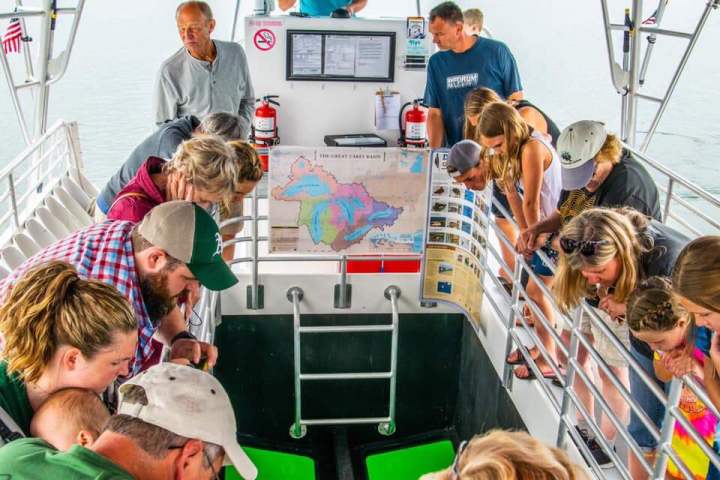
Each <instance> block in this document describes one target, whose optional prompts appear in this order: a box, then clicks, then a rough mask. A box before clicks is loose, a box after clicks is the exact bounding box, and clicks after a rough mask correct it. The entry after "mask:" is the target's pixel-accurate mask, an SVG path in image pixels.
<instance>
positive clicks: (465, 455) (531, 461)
mask: <svg viewBox="0 0 720 480" xmlns="http://www.w3.org/2000/svg"><path fill="white" fill-rule="evenodd" d="M420 478H421V480H517V479H523V480H587V479H588V478H589V477H588V476H587V474H586V473H585V472H584V471H583V470H582V468H581V467H579V466H578V465H575V464H574V463H572V462H571V461H570V459H569V458H568V455H567V453H565V452H564V451H563V450H560V449H559V448H554V447H548V446H547V445H545V444H544V443H542V442H541V441H540V440H537V439H536V438H533V437H531V436H530V435H529V434H528V433H526V432H508V431H503V430H493V431H490V432H488V433H487V434H485V435H483V436H478V437H474V438H473V439H471V440H470V441H469V442H462V443H461V444H460V447H459V448H458V453H457V455H456V457H455V460H454V461H453V464H452V465H451V466H450V467H448V468H446V469H445V470H443V471H441V472H437V473H434V474H428V475H424V476H422V477H420Z"/></svg>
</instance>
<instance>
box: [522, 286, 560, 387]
mask: <svg viewBox="0 0 720 480" xmlns="http://www.w3.org/2000/svg"><path fill="white" fill-rule="evenodd" d="M540 279H541V280H542V281H543V283H544V284H545V285H546V286H548V287H549V286H550V285H552V281H553V277H543V276H540ZM527 294H528V297H529V299H530V301H532V302H534V303H535V304H536V305H537V306H538V308H539V309H540V311H541V312H542V313H543V315H544V316H545V318H546V319H547V320H548V321H549V322H550V325H552V326H554V325H555V320H554V319H555V316H554V312H553V309H552V306H551V305H550V301H549V300H548V299H547V297H546V296H545V295H544V294H543V292H542V290H541V289H540V288H539V287H538V286H537V284H536V283H535V281H534V280H532V279H530V280H529V281H528V285H527ZM530 319H531V320H532V321H533V322H534V323H535V331H536V332H537V335H538V338H539V339H540V342H541V343H542V344H543V346H544V347H545V350H546V351H547V353H548V355H549V357H550V359H551V360H552V362H553V363H555V364H557V360H556V357H555V341H554V340H553V337H552V335H551V334H550V332H549V331H548V330H547V329H546V328H545V327H543V326H542V324H541V323H540V319H538V318H537V316H536V315H535V313H534V312H533V311H532V309H530ZM535 349H537V347H534V348H533V349H531V350H530V351H531V353H533V352H534V350H535ZM537 354H538V355H537V358H536V359H535V363H536V364H537V366H538V368H539V369H540V371H541V372H550V371H551V368H550V365H548V362H547V360H545V358H544V357H543V355H542V354H541V353H540V352H539V351H537ZM527 373H528V370H527V367H526V366H524V365H523V366H520V367H518V371H517V374H518V376H520V377H525V376H526V374H527Z"/></svg>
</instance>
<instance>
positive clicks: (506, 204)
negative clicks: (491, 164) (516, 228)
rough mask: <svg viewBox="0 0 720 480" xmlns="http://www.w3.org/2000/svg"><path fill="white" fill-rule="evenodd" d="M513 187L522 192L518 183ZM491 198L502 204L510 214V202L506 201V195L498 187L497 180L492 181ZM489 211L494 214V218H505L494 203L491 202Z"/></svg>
mask: <svg viewBox="0 0 720 480" xmlns="http://www.w3.org/2000/svg"><path fill="white" fill-rule="evenodd" d="M515 189H516V190H517V191H518V192H519V193H522V191H523V190H522V188H520V186H519V185H515ZM493 198H495V199H496V200H497V201H498V203H499V204H500V205H502V206H503V208H504V209H505V210H507V211H508V213H510V215H512V210H511V209H510V203H509V202H508V199H507V195H505V193H503V191H502V189H501V188H500V187H498V184H497V182H496V181H495V182H493ZM490 211H491V212H492V213H493V215H495V218H505V215H504V214H503V213H502V212H501V211H500V209H499V208H497V207H496V206H495V203H492V206H491V207H490Z"/></svg>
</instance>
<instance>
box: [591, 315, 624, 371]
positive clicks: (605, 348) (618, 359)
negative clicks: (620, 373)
mask: <svg viewBox="0 0 720 480" xmlns="http://www.w3.org/2000/svg"><path fill="white" fill-rule="evenodd" d="M591 308H592V309H593V310H594V311H595V313H597V314H598V316H599V317H600V318H601V319H602V320H603V321H604V322H605V325H607V326H608V327H609V328H610V331H611V332H613V333H614V334H615V336H616V337H617V338H618V340H620V343H622V344H623V345H625V348H627V349H628V350H630V329H629V328H628V325H627V322H623V323H620V322H617V321H615V320H613V319H612V318H610V315H608V314H607V313H605V312H603V311H602V310H600V309H598V308H593V307H591ZM580 331H581V332H582V333H584V334H585V335H588V334H590V335H592V336H593V345H594V346H595V350H597V352H598V354H599V355H600V357H601V358H602V359H603V360H605V363H607V364H608V365H609V366H611V367H614V368H622V367H627V362H626V361H625V359H624V358H623V357H622V356H621V355H620V352H618V351H617V349H616V348H615V347H614V346H613V344H612V343H611V342H610V339H609V338H608V337H607V336H606V335H605V334H604V333H602V332H601V331H600V329H599V328H598V327H597V326H596V325H595V323H594V322H593V321H592V320H591V319H590V315H589V314H587V313H585V312H583V314H582V319H581V320H580Z"/></svg>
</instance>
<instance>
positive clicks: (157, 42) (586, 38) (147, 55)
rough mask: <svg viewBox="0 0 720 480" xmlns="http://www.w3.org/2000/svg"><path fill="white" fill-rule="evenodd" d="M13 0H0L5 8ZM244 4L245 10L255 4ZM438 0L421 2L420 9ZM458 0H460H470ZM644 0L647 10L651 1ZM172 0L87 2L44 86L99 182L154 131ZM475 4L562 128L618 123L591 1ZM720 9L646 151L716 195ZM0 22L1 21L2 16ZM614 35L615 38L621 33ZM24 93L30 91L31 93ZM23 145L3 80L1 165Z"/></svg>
mask: <svg viewBox="0 0 720 480" xmlns="http://www.w3.org/2000/svg"><path fill="white" fill-rule="evenodd" d="M10 3H11V2H10V1H3V2H2V3H0V5H2V7H3V8H6V7H7V6H8V5H9V4H10ZM27 3H30V4H32V2H27ZM209 3H210V4H211V6H212V7H213V9H214V11H215V16H216V17H217V19H218V27H217V29H216V32H215V37H216V38H218V39H227V38H229V35H230V31H231V27H232V20H231V18H232V13H233V9H234V5H233V4H234V2H230V1H223V2H221V1H211V2H209ZM243 3H244V4H245V5H244V6H243V7H242V10H241V13H243V14H244V13H247V12H249V10H250V8H251V4H252V2H249V1H246V2H243ZM436 3H439V2H427V1H426V2H423V7H422V8H423V11H424V13H425V14H426V13H427V11H429V9H430V7H431V6H432V5H434V4H436ZM459 3H460V5H461V6H462V7H463V8H468V7H471V6H476V5H477V4H478V3H479V2H470V1H468V2H459ZM630 3H631V2H630V1H629V0H627V1H626V2H620V1H611V2H610V4H611V17H612V20H613V21H614V22H618V23H619V22H621V21H622V15H623V8H624V7H625V6H630ZM646 3H648V5H647V6H646V7H645V10H646V12H645V13H646V16H647V15H649V13H650V12H651V11H652V10H653V8H654V7H655V2H652V5H650V3H651V2H646ZM704 3H705V2H670V4H669V7H668V9H667V12H666V18H665V20H664V21H663V27H664V28H672V29H680V30H683V31H690V30H691V29H692V28H694V26H695V23H696V21H697V19H698V18H699V16H700V14H701V9H702V8H703V7H704ZM176 5H177V2H176V1H166V0H162V1H161V0H153V1H147V0H124V1H123V2H105V1H89V2H87V3H86V7H85V14H84V18H83V21H82V23H81V25H80V29H79V32H78V36H77V43H76V45H75V49H74V51H73V55H72V59H71V63H70V66H69V70H68V72H67V75H66V76H65V78H63V79H62V81H61V82H59V83H58V84H57V85H55V86H54V87H53V88H52V89H51V92H50V120H49V122H50V124H52V122H54V121H55V120H56V119H58V118H63V119H66V120H76V121H78V122H79V125H80V135H81V142H82V147H83V154H84V159H85V164H86V167H87V173H88V176H89V177H90V179H91V180H92V181H93V182H95V183H96V184H97V185H102V184H103V183H104V181H105V180H106V179H107V178H108V176H109V175H110V174H111V173H112V172H114V171H115V169H116V168H117V167H118V165H120V164H121V163H122V162H123V161H124V159H125V158H126V156H127V154H128V153H129V152H130V151H131V150H132V148H133V147H134V146H135V145H136V144H137V143H138V142H140V141H141V140H142V139H143V138H144V137H145V136H146V135H148V134H149V133H150V132H151V131H152V128H153V117H152V91H153V81H154V77H155V74H156V71H157V68H158V66H159V64H160V63H161V61H162V60H163V59H165V58H166V57H168V56H169V55H170V54H172V53H173V52H174V51H175V50H176V49H177V48H179V46H180V41H179V38H178V36H177V33H176V31H175V25H174V11H175V6H176ZM481 6H482V8H483V10H484V12H485V15H486V25H487V26H488V27H489V28H490V30H491V31H492V33H493V35H494V37H495V38H497V39H500V40H502V41H504V42H506V43H507V44H508V45H509V46H510V48H511V49H512V51H513V53H514V54H515V57H516V59H517V62H518V66H519V69H520V73H521V76H522V81H523V85H524V90H525V93H526V97H527V98H528V99H530V100H531V101H533V102H534V103H536V104H537V105H538V106H540V107H541V108H543V109H544V110H545V111H546V112H547V113H548V114H549V115H550V116H551V117H553V118H554V119H555V121H556V122H557V123H558V124H559V125H560V126H561V127H562V126H565V125H567V124H569V123H571V122H573V121H576V120H580V119H586V118H588V119H589V118H592V119H598V120H602V121H605V122H606V123H607V124H608V125H609V126H610V127H611V128H612V129H615V130H617V127H618V123H619V116H620V115H619V112H620V97H619V96H618V95H617V94H616V93H615V91H614V88H613V87H612V85H611V83H610V75H609V68H608V61H607V52H606V48H605V40H604V34H603V30H602V19H601V12H600V3H599V2H597V1H589V0H585V1H577V0H542V1H533V2H528V1H527V0H485V1H483V2H482V5H481ZM414 12H415V2H414V1H406V0H369V6H368V7H367V8H366V10H365V12H364V14H365V15H367V16H373V17H377V16H406V15H408V14H414ZM719 15H720V12H713V13H712V14H711V16H710V19H709V21H708V23H707V25H706V28H705V31H704V32H703V34H702V36H701V38H700V40H699V41H698V44H697V47H696V50H695V53H694V55H693V57H692V58H691V59H690V61H689V63H688V65H687V68H686V71H685V74H684V76H683V78H682V79H681V81H680V83H679V85H678V87H677V90H676V94H675V96H674V98H673V99H672V101H671V103H670V105H669V106H668V108H667V111H666V114H665V117H664V119H663V121H662V122H661V124H660V128H659V129H658V133H657V135H656V137H655V139H654V140H653V143H652V144H651V147H650V149H649V153H650V154H651V155H653V156H654V157H655V158H657V159H659V160H661V161H662V162H663V163H664V164H665V165H667V166H668V167H670V168H672V169H674V170H676V171H677V172H679V173H681V174H682V175H684V176H686V177H687V178H689V179H690V180H692V181H694V182H696V183H697V184H699V185H701V186H702V187H704V188H706V189H707V190H709V191H711V192H712V193H715V194H720V182H718V180H717V179H718V173H720V162H718V161H717V157H718V156H720V129H719V128H718V125H720V108H718V106H719V105H720V101H719V100H718V95H717V86H718V85H720V67H719V65H718V62H717V53H715V54H713V53H712V52H713V51H714V48H713V47H714V46H716V45H718V44H720V16H719ZM68 23H69V22H68V21H64V22H62V21H61V22H60V24H59V25H60V26H59V33H58V38H57V41H56V52H57V51H59V49H60V48H61V47H60V46H61V45H63V42H64V38H65V34H66V33H67V24H68ZM239 24H242V20H240V21H239ZM30 25H31V28H32V25H33V24H32V23H31V24H30ZM0 28H2V29H4V28H5V22H2V23H1V24H0ZM238 38H242V37H241V35H240V36H238ZM617 40H618V45H619V43H620V38H619V36H618V38H617ZM685 45H686V42H685V41H683V40H680V39H674V38H661V39H659V40H658V43H657V45H656V48H655V56H654V61H653V63H652V64H651V68H650V70H649V72H648V77H647V82H646V86H645V93H648V94H650V95H656V96H661V95H662V93H663V92H664V90H665V88H666V86H667V84H668V82H669V79H670V76H671V75H672V73H673V71H674V67H675V65H676V64H677V61H678V60H679V58H680V55H681V54H682V51H683V49H684V47H685ZM617 55H618V56H619V52H618V53H617ZM11 58H12V59H13V62H15V65H14V68H17V67H20V65H21V62H20V60H21V57H20V56H18V55H13V56H12V57H11ZM18 78H20V77H18ZM254 84H255V90H256V92H257V93H261V92H263V88H262V79H261V78H255V79H254ZM23 95H25V97H24V98H25V101H27V100H28V99H29V96H28V93H27V92H24V93H23ZM28 105H29V103H28ZM654 108H655V105H653V104H648V103H645V102H641V108H640V120H641V122H640V125H641V128H646V126H647V125H648V124H649V120H650V119H651V115H652V114H653V112H654ZM29 120H32V118H30V119H29ZM31 124H32V123H31ZM643 126H645V127H643ZM283 128H290V127H289V126H287V125H283ZM23 146H24V145H23V141H22V137H21V134H20V129H19V127H18V125H17V122H16V119H15V115H14V112H13V110H12V106H11V103H10V97H9V95H8V92H7V88H6V85H5V82H4V81H3V82H2V87H0V167H2V166H3V165H5V164H6V163H7V162H8V161H9V160H10V159H12V158H13V157H14V156H15V155H16V154H17V153H18V152H20V150H21V149H22V148H23Z"/></svg>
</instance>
